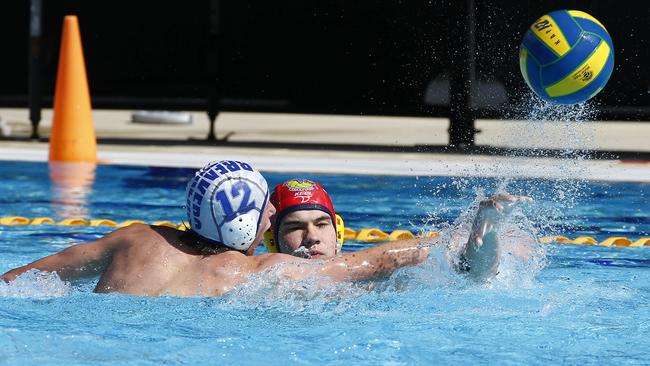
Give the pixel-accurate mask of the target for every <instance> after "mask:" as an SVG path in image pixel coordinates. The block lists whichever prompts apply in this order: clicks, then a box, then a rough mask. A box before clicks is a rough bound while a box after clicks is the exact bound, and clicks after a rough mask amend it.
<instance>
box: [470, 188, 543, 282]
mask: <svg viewBox="0 0 650 366" xmlns="http://www.w3.org/2000/svg"><path fill="white" fill-rule="evenodd" d="M522 202H532V199H531V198H530V197H526V196H513V195H497V196H493V197H490V198H488V199H486V200H483V201H481V203H480V204H479V209H478V212H477V213H476V217H475V218H474V223H473V225H472V231H471V233H470V236H469V240H468V241H467V244H466V245H465V249H464V251H463V252H462V253H461V260H460V266H459V267H460V268H459V269H460V270H462V271H467V272H468V273H469V275H470V276H471V277H473V278H475V279H479V280H484V279H487V278H489V277H491V276H494V275H495V274H496V273H497V269H498V266H499V254H500V253H499V240H498V237H497V234H498V228H499V225H500V224H501V223H502V222H503V220H504V219H505V218H506V217H507V216H508V215H509V214H510V212H511V211H512V209H513V208H514V207H515V206H516V205H518V204H520V203H522Z"/></svg>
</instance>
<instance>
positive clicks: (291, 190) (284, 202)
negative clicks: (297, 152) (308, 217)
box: [271, 179, 336, 243]
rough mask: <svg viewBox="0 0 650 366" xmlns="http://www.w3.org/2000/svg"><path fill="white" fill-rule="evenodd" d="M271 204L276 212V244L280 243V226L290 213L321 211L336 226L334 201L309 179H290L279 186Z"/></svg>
mask: <svg viewBox="0 0 650 366" xmlns="http://www.w3.org/2000/svg"><path fill="white" fill-rule="evenodd" d="M271 203H272V204H273V206H275V210H276V213H275V220H271V226H272V227H271V230H272V231H273V238H274V239H275V242H276V243H277V242H278V230H279V229H280V225H279V224H280V222H281V221H282V219H283V218H284V216H286V215H287V214H288V213H290V212H294V211H299V210H320V211H323V212H325V213H327V214H328V215H330V218H331V219H332V225H333V226H335V225H336V219H335V217H336V213H335V212H334V205H333V204H332V199H330V196H329V194H327V192H326V191H325V189H324V188H323V187H322V186H321V185H320V184H318V183H317V182H314V181H311V180H309V179H289V180H287V181H284V182H282V183H280V184H278V185H277V186H275V189H274V190H273V194H271Z"/></svg>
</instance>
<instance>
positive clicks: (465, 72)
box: [449, 0, 476, 147]
mask: <svg viewBox="0 0 650 366" xmlns="http://www.w3.org/2000/svg"><path fill="white" fill-rule="evenodd" d="M458 5H459V6H464V7H465V8H464V9H462V10H463V13H464V16H462V15H461V16H460V17H458V18H457V22H456V28H455V32H454V34H455V35H456V37H454V36H453V35H450V36H451V38H450V42H451V49H452V52H454V51H453V50H456V51H455V52H456V54H452V55H451V69H452V72H451V79H450V82H449V109H450V112H449V113H450V115H449V145H451V146H452V147H463V146H473V145H474V134H475V132H476V129H475V127H474V117H475V115H474V110H473V109H472V106H471V102H472V83H473V82H474V81H475V80H476V78H475V75H474V74H475V67H476V66H475V63H476V6H475V3H474V0H465V1H463V2H458Z"/></svg>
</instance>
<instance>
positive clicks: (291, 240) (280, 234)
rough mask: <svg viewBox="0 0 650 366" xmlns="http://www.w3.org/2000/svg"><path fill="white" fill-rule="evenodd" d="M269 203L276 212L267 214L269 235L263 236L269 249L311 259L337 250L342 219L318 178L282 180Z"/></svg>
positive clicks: (331, 253) (323, 256)
mask: <svg viewBox="0 0 650 366" xmlns="http://www.w3.org/2000/svg"><path fill="white" fill-rule="evenodd" d="M271 203H272V204H273V206H275V209H276V214H275V216H273V217H271V235H270V236H269V235H267V236H266V238H265V239H266V241H267V247H268V248H269V249H270V251H272V252H274V251H279V252H281V253H286V254H292V255H295V256H298V257H303V258H313V259H324V258H329V257H333V256H335V255H337V254H338V253H339V251H340V249H341V246H342V244H343V240H342V239H343V230H342V229H343V228H342V227H341V226H342V220H341V218H340V217H337V215H336V212H335V211H334V205H333V204H332V200H331V198H330V196H329V194H327V191H325V189H324V188H323V187H322V186H321V185H320V184H319V183H318V182H314V181H311V180H309V179H296V178H294V179H289V180H286V181H284V182H282V183H280V184H278V185H277V186H276V187H275V189H274V190H273V194H272V195H271ZM337 219H338V220H337ZM337 224H338V225H337Z"/></svg>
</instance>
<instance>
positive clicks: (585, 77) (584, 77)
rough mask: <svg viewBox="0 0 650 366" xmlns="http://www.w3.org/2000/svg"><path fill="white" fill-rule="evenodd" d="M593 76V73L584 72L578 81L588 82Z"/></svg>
mask: <svg viewBox="0 0 650 366" xmlns="http://www.w3.org/2000/svg"><path fill="white" fill-rule="evenodd" d="M593 76H594V73H593V72H592V71H591V70H585V71H583V72H582V76H581V77H580V80H582V81H589V80H591V78H592V77H593Z"/></svg>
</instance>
